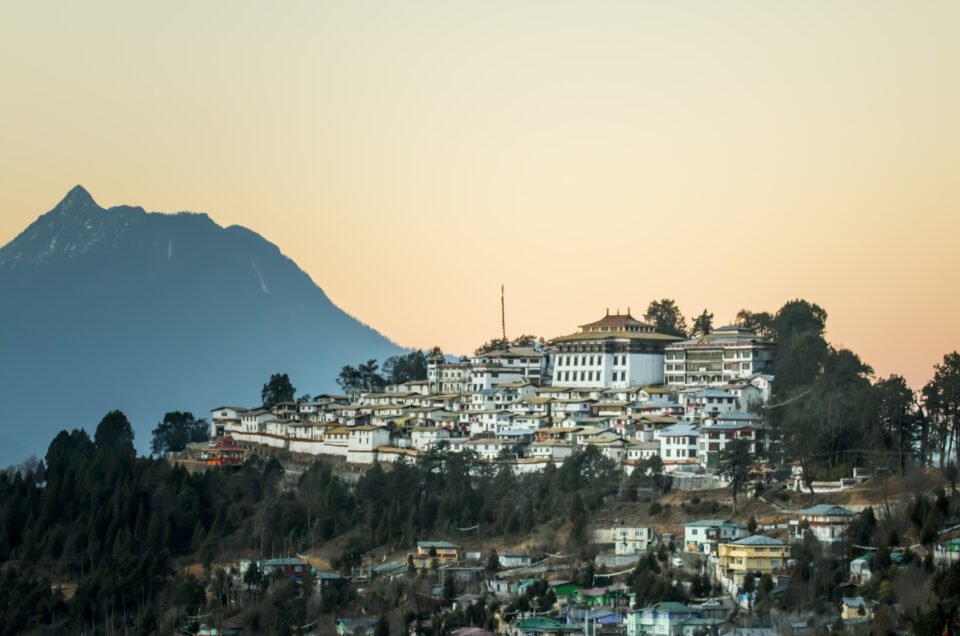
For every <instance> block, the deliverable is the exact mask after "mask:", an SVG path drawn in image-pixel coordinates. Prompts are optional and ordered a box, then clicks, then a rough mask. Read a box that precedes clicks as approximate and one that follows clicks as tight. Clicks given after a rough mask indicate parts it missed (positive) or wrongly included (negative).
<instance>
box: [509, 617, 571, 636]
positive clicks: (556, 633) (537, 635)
mask: <svg viewBox="0 0 960 636" xmlns="http://www.w3.org/2000/svg"><path fill="white" fill-rule="evenodd" d="M583 633H584V628H583V627H582V626H580V625H577V624H572V623H561V622H560V621H557V620H554V619H552V618H547V617H546V616H529V617H525V618H520V619H516V620H514V621H512V622H511V623H510V625H509V626H508V628H507V634H509V635H510V636H575V635H578V634H583Z"/></svg>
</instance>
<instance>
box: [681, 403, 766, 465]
mask: <svg viewBox="0 0 960 636" xmlns="http://www.w3.org/2000/svg"><path fill="white" fill-rule="evenodd" d="M737 439H740V440H745V441H746V442H748V444H747V447H748V448H749V450H750V453H751V454H753V455H758V456H759V455H762V454H763V453H764V452H765V450H766V448H767V445H766V444H767V431H766V426H764V425H763V424H761V423H760V422H759V421H749V420H742V421H737V420H732V421H731V420H727V419H724V418H723V417H722V416H721V417H720V418H717V419H716V420H711V421H710V423H709V424H708V425H704V426H701V427H700V437H699V439H698V441H697V444H698V447H699V449H698V450H699V455H700V457H699V460H700V465H702V466H703V467H704V468H708V469H711V470H715V469H717V468H718V467H719V466H720V454H721V453H723V451H724V450H725V449H726V447H727V444H728V443H730V442H732V441H733V440H737Z"/></svg>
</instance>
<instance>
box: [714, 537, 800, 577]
mask: <svg viewBox="0 0 960 636" xmlns="http://www.w3.org/2000/svg"><path fill="white" fill-rule="evenodd" d="M789 556H790V546H788V545H787V544H786V543H784V542H783V541H780V540H778V539H773V538H771V537H765V536H763V535H759V534H756V535H753V536H751V537H746V538H744V539H738V540H736V541H731V542H724V543H720V544H719V545H717V578H720V579H721V580H722V579H727V580H729V581H731V582H732V583H733V585H736V586H739V585H742V584H743V579H744V577H745V576H746V575H747V574H753V575H755V576H757V577H759V576H762V575H763V574H773V573H775V572H777V571H778V570H780V569H781V568H782V567H784V565H785V564H786V561H787V558H789Z"/></svg>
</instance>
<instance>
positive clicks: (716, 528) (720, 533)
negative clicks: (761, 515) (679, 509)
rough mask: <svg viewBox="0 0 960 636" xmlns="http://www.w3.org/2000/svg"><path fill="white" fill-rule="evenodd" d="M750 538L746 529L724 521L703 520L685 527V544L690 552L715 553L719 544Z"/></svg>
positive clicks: (692, 522)
mask: <svg viewBox="0 0 960 636" xmlns="http://www.w3.org/2000/svg"><path fill="white" fill-rule="evenodd" d="M749 536H750V531H749V530H747V529H746V527H744V526H741V525H740V524H739V523H735V522H733V521H724V520H722V519H702V520H700V521H691V522H690V523H685V524H684V525H683V543H684V545H685V546H686V548H687V551H688V552H713V551H715V550H716V548H717V544H718V543H729V542H732V541H736V540H737V539H745V538H746V537H749Z"/></svg>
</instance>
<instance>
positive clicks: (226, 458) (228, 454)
mask: <svg viewBox="0 0 960 636" xmlns="http://www.w3.org/2000/svg"><path fill="white" fill-rule="evenodd" d="M246 452H247V451H246V450H245V449H244V448H242V447H240V446H237V443H236V442H234V441H233V438H232V437H224V438H223V439H221V440H220V441H219V442H217V443H216V444H214V445H213V446H211V447H209V448H208V449H207V450H206V451H205V453H204V462H205V463H206V464H207V465H208V466H240V465H242V464H243V456H244V454H245V453H246Z"/></svg>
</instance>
